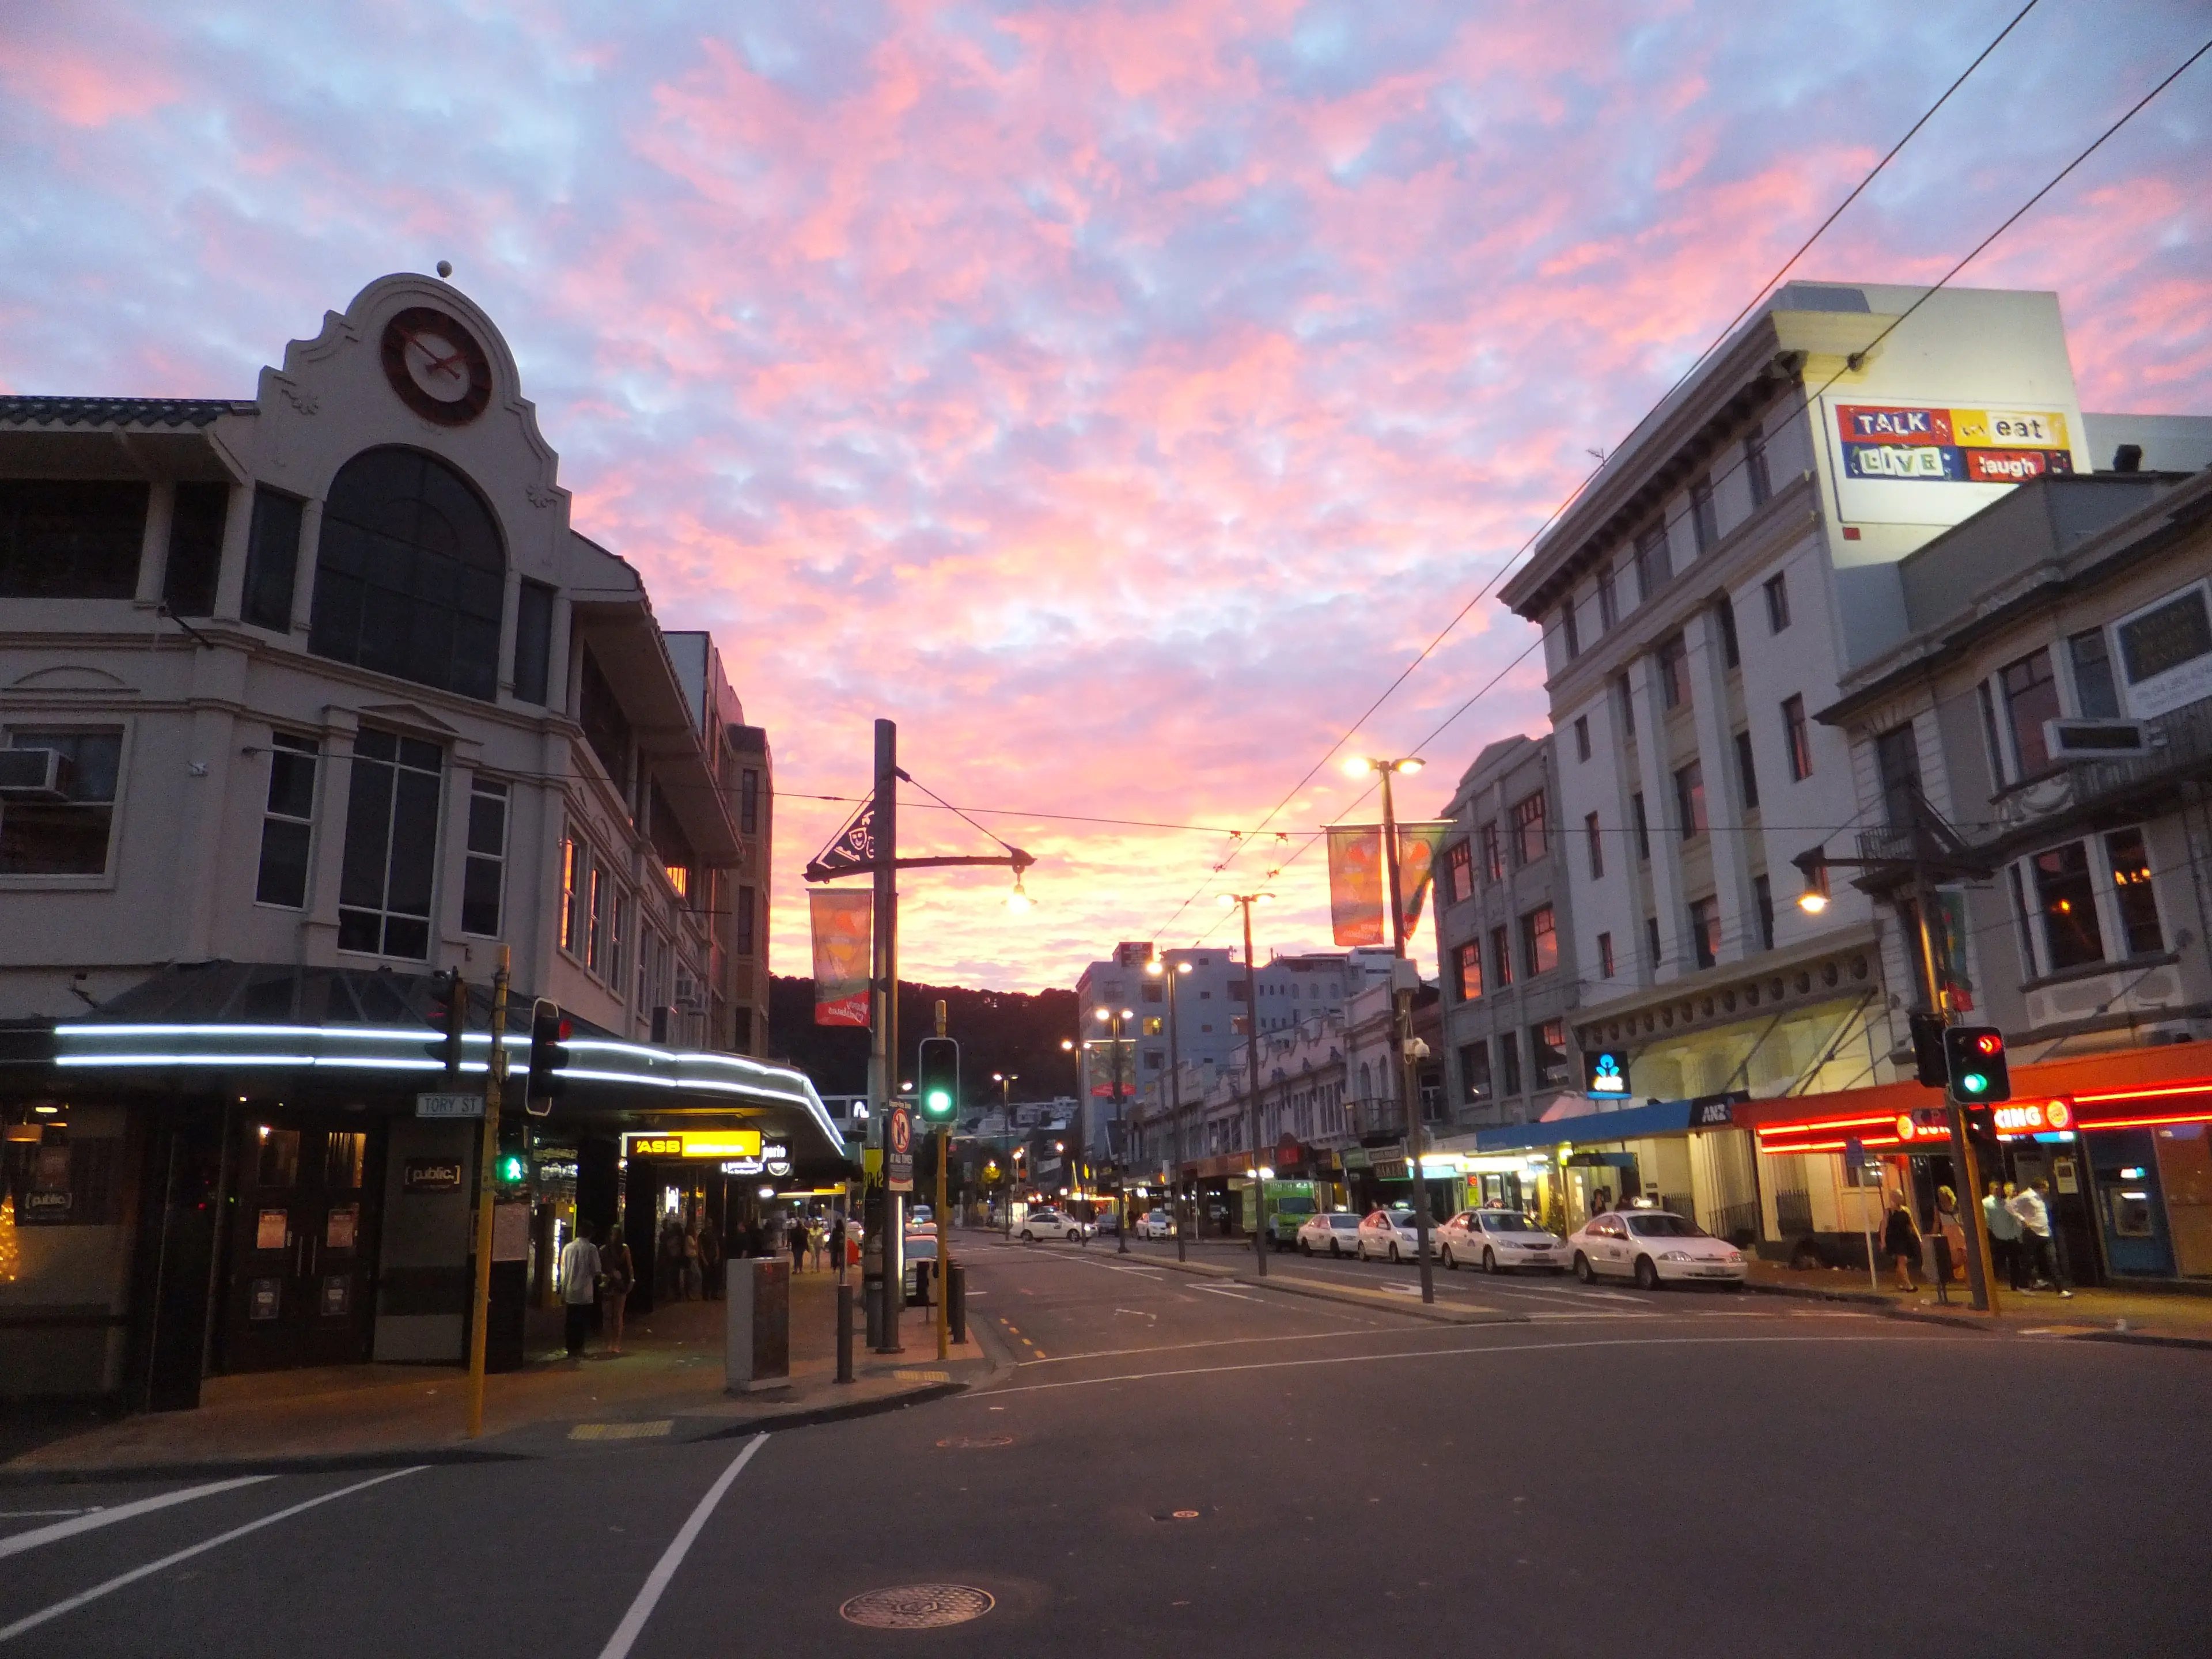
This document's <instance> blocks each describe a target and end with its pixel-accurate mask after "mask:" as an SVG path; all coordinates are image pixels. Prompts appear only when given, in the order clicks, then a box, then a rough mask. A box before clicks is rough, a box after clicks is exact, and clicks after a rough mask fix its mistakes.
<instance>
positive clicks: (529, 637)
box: [514, 581, 553, 704]
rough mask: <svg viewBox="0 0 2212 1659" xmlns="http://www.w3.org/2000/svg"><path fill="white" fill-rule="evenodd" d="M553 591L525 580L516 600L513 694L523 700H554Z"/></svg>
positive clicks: (546, 701) (539, 701)
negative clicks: (551, 690) (552, 689)
mask: <svg viewBox="0 0 2212 1659" xmlns="http://www.w3.org/2000/svg"><path fill="white" fill-rule="evenodd" d="M552 682H553V590H552V589H551V588H550V587H548V586H546V585H545V584H544V583H543V582H533V581H526V582H524V583H523V584H522V588H521V591H520V592H519V593H518V594H517V595H516V596H515V601H514V695H515V696H516V698H517V699H518V700H519V701H520V702H534V703H539V704H544V703H548V702H551V697H550V689H551V686H552Z"/></svg>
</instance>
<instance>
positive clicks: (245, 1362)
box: [222, 1115, 378, 1371]
mask: <svg viewBox="0 0 2212 1659" xmlns="http://www.w3.org/2000/svg"><path fill="white" fill-rule="evenodd" d="M370 1139H371V1133H370V1126H369V1125H368V1123H367V1122H366V1121H364V1120H363V1119H362V1117H360V1116H358V1115H347V1116H346V1117H343V1118H340V1117H338V1116H337V1115H332V1116H331V1117H330V1118H326V1119H325V1118H314V1117H305V1116H298V1115H294V1116H289V1117H285V1118H283V1119H281V1120H279V1119H276V1118H273V1117H272V1118H269V1119H258V1120H248V1121H246V1122H245V1123H244V1124H242V1125H241V1126H240V1131H239V1139H238V1145H237V1152H236V1158H237V1163H236V1173H235V1176H234V1182H233V1192H234V1196H235V1199H236V1202H235V1204H234V1206H233V1215H234V1220H233V1223H232V1231H231V1238H230V1287H229V1305H228V1318H227V1320H226V1334H227V1340H226V1343H225V1346H224V1352H223V1367H222V1368H223V1369H224V1370H230V1371H259V1370H279V1369H282V1368H284V1367H288V1366H293V1365H339V1364H355V1363H358V1362H360V1361H362V1360H365V1359H367V1358H368V1357H369V1346H370V1343H369V1338H370V1333H371V1331H372V1330H373V1329H374V1325H373V1322H372V1314H373V1310H372V1308H371V1306H370V1304H371V1303H372V1301H373V1299H374V1298H373V1297H372V1296H371V1294H370V1290H369V1287H370V1284H371V1279H372V1273H373V1269H374V1264H375V1260H376V1252H375V1201H374V1194H375V1193H376V1191H377V1190H378V1188H377V1187H376V1186H375V1185H374V1184H373V1183H372V1181H371V1171H370V1168H369V1165H370V1158H369V1152H370V1146H369V1142H370Z"/></svg>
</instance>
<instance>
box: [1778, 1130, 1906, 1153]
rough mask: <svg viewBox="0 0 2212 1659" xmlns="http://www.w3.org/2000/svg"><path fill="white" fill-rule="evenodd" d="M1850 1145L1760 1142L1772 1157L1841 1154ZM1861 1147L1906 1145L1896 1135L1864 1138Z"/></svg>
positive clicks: (1814, 1141) (1845, 1143)
mask: <svg viewBox="0 0 2212 1659" xmlns="http://www.w3.org/2000/svg"><path fill="white" fill-rule="evenodd" d="M1929 1139H1930V1140H1933V1139H1936V1137H1935V1136H1933V1135H1931V1136H1929ZM1849 1145H1850V1142H1849V1141H1848V1140H1802V1141H1796V1142H1793V1143H1791V1144H1790V1145H1789V1146H1773V1145H1771V1144H1770V1143H1768V1142H1766V1141H1765V1140H1762V1141H1760V1142H1759V1151H1760V1152H1765V1153H1767V1154H1769V1155H1770V1156H1771V1155H1774V1154H1778V1153H1785V1154H1786V1153H1790V1152H1842V1151H1843V1150H1844V1147H1845V1146H1849ZM1859 1145H1860V1146H1863V1147H1865V1148H1866V1149H1867V1151H1869V1152H1876V1151H1879V1150H1880V1149H1881V1148H1882V1147H1884V1146H1904V1145H1905V1143H1904V1142H1903V1141H1901V1140H1899V1139H1898V1138H1897V1137H1896V1136H1895V1135H1884V1136H1881V1137H1878V1138H1873V1139H1868V1138H1862V1139H1860V1141H1859Z"/></svg>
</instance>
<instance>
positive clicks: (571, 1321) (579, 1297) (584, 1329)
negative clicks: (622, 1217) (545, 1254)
mask: <svg viewBox="0 0 2212 1659" xmlns="http://www.w3.org/2000/svg"><path fill="white" fill-rule="evenodd" d="M599 1271H600V1270H599V1246H598V1245H596V1244H594V1243H592V1229H591V1227H590V1225H588V1224H586V1223H581V1222H580V1223H578V1224H577V1226H576V1236H575V1237H574V1238H572V1239H570V1240H569V1241H568V1243H567V1244H565V1245H563V1246H562V1250H561V1274H560V1282H561V1304H562V1310H563V1312H564V1313H565V1315H566V1316H567V1321H568V1329H567V1334H568V1358H571V1359H581V1358H583V1357H584V1339H585V1337H586V1335H587V1334H589V1333H590V1331H591V1328H592V1304H593V1303H594V1302H596V1301H597V1300H598V1299H599Z"/></svg>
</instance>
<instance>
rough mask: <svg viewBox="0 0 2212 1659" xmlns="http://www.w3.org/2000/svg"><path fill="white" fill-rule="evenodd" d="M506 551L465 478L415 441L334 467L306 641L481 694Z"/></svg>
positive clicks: (324, 653) (487, 689)
mask: <svg viewBox="0 0 2212 1659" xmlns="http://www.w3.org/2000/svg"><path fill="white" fill-rule="evenodd" d="M506 587H507V556H506V553H505V551H504V549H503V547H502V545H501V540H500V534H499V525H498V521H497V520H495V519H494V518H493V517H492V514H491V509H490V508H489V507H486V506H485V505H484V504H483V498H482V497H481V496H479V495H477V492H476V490H475V489H474V488H473V487H471V485H470V483H468V481H467V480H466V479H465V478H463V477H461V475H460V474H459V473H458V472H456V471H453V468H452V467H450V466H447V465H446V464H445V463H444V462H443V461H441V460H438V459H435V457H433V456H430V455H426V454H424V453H422V451H420V450H416V449H400V448H387V449H371V450H367V451H364V452H363V453H361V454H359V455H356V456H355V457H354V458H353V459H351V460H349V461H348V462H347V463H346V464H345V465H343V466H342V467H340V468H339V469H338V475H337V477H336V478H334V479H332V480H331V493H330V496H329V499H328V500H327V501H325V503H324V506H323V530H322V538H321V541H320V543H319V546H318V548H317V550H316V556H315V597H314V615H313V623H312V624H311V626H310V629H309V632H308V635H307V649H308V650H310V651H312V652H313V653H315V654H316V655H317V656H319V657H328V658H330V659H331V660H333V661H335V662H345V663H352V664H354V665H356V666H358V667H362V668H368V669H373V670H374V671H376V672H378V673H380V674H390V675H392V676H393V677H394V678H398V679H403V680H412V681H414V682H415V683H416V684H419V685H432V686H436V687H438V688H439V689H441V690H447V691H453V692H458V693H459V694H460V695H461V696H467V697H479V698H482V699H483V701H484V702H491V701H492V700H493V698H494V697H495V696H497V694H498V690H499V685H498V678H499V677H498V664H499V625H500V616H501V610H502V608H503V607H504V605H505V601H506Z"/></svg>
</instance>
